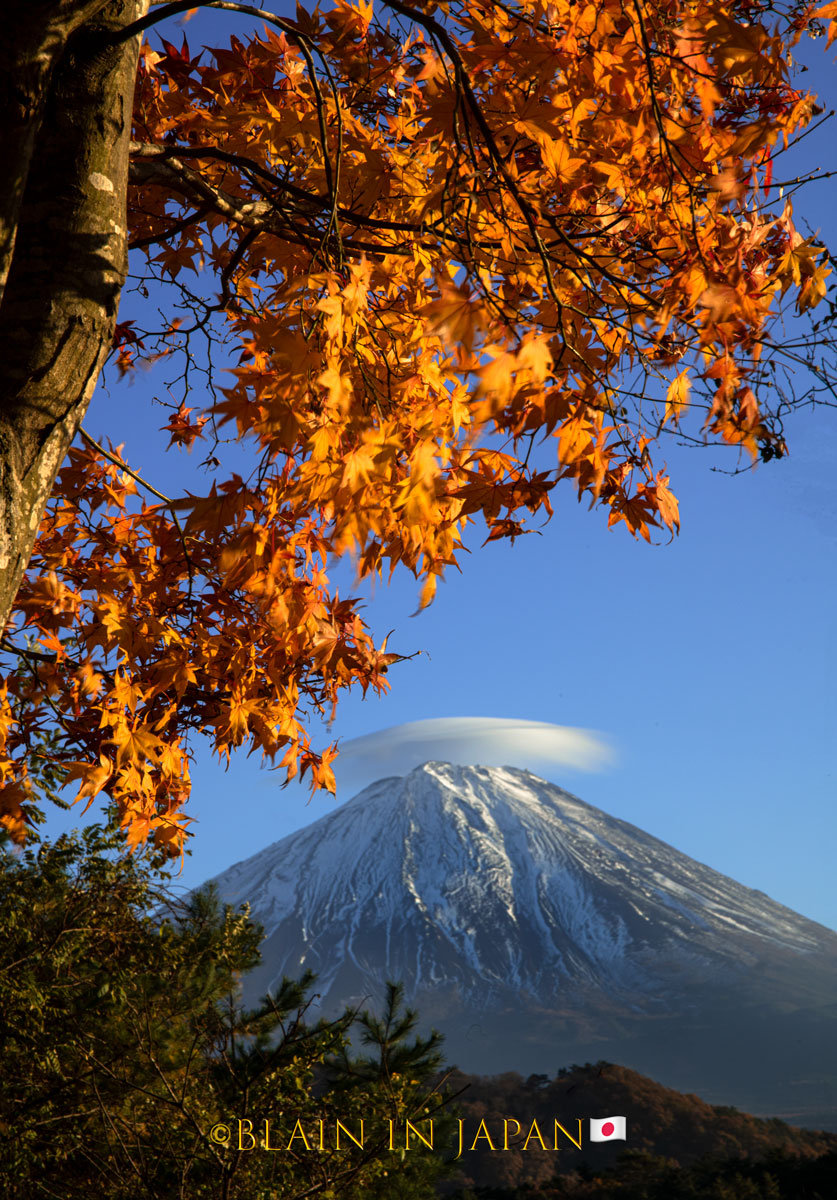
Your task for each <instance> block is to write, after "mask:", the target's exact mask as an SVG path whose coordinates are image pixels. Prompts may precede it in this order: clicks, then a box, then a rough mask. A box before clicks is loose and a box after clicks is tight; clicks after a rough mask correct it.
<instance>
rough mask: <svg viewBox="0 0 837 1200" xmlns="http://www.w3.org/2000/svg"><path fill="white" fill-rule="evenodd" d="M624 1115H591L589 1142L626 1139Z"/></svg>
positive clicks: (622, 1140) (621, 1140)
mask: <svg viewBox="0 0 837 1200" xmlns="http://www.w3.org/2000/svg"><path fill="white" fill-rule="evenodd" d="M627 1136H628V1134H627V1129H626V1126H625V1118H624V1117H591V1118H590V1141H591V1142H624V1141H625V1140H626V1139H627Z"/></svg>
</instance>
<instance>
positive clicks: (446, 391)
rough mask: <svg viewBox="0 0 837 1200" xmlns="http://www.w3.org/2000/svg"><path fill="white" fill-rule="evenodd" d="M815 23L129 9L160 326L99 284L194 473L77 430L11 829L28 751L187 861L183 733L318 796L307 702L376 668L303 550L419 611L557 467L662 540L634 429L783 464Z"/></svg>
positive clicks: (811, 259) (615, 520) (20, 721)
mask: <svg viewBox="0 0 837 1200" xmlns="http://www.w3.org/2000/svg"><path fill="white" fill-rule="evenodd" d="M169 7H170V8H172V7H173V8H177V7H178V6H169ZM185 7H186V6H185V5H180V6H179V8H180V9H183V8H185ZM226 7H227V8H233V9H238V10H239V11H240V12H243V13H245V14H247V13H250V14H251V16H253V15H257V14H259V12H260V10H257V9H253V8H251V7H249V6H248V5H235V4H229V5H226ZM835 8H837V6H835V5H832V6H831V9H835ZM155 12H156V13H157V16H158V17H159V16H160V15H161V10H159V9H158V10H152V18H153V16H154V13H155ZM831 15H832V13H831V11H830V9H828V8H827V9H824V10H821V11H820V16H819V19H821V18H822V17H823V16H825V17H829V16H831ZM152 18H149V19H148V21H147V22H146V24H147V25H150V24H151V20H152ZM229 19H230V21H231V22H232V23H233V27H234V26H235V21H236V18H233V17H230V18H229ZM241 19H242V18H241V17H239V18H237V20H239V21H240V20H241ZM812 19H814V9H813V8H805V7H796V8H794V9H793V10H792V11H780V10H779V9H778V8H777V7H774V6H773V5H769V6H767V5H765V4H763V3H755V2H753V0H712V2H711V3H710V2H708V0H689V2H685V0H636V2H635V0H627V2H626V0H597V2H596V3H587V2H586V0H554V2H550V3H545V2H542V0H520V2H517V0H516V2H514V3H504V2H501V0H468V3H467V4H465V3H462V4H460V3H457V2H456V0H445V2H443V3H440V4H436V3H431V4H424V5H420V4H408V3H404V2H402V0H387V2H386V3H378V4H377V5H376V6H375V7H374V9H373V4H372V3H371V0H370V2H369V3H366V2H365V0H357V2H356V3H344V2H343V0H337V2H336V3H334V4H333V5H331V6H330V7H329V8H328V9H327V10H324V11H317V12H314V13H307V12H305V11H303V10H302V9H299V10H298V11H297V14H296V17H295V18H294V19H282V18H278V17H273V18H269V17H268V14H261V23H260V26H259V28H260V30H261V32H259V33H258V34H257V35H252V36H250V39H249V40H248V41H246V42H245V41H242V40H239V38H238V37H236V36H233V37H232V38H231V40H230V42H229V45H228V46H226V47H224V48H218V49H214V50H207V49H202V50H200V51H196V50H195V48H194V46H190V45H189V44H188V43H187V41H185V40H184V41H183V42H182V44H181V45H180V46H175V45H173V44H170V43H169V42H168V41H165V40H164V39H163V40H161V38H160V35H159V34H157V33H155V32H154V31H153V30H150V29H149V30H148V37H149V38H150V41H149V42H146V43H145V44H144V45H143V48H142V50H141V53H140V60H139V72H138V78H137V87H136V95H135V102H134V135H133V136H134V141H133V145H132V168H131V190H130V194H129V213H130V220H131V237H132V246H133V247H134V255H135V261H134V260H132V261H133V270H134V274H135V277H136V275H137V274H141V275H142V277H143V280H144V283H142V284H141V288H145V292H146V295H147V294H148V289H147V285H148V284H153V290H152V298H153V299H154V300H155V301H156V302H157V307H158V308H160V309H161V310H162V312H163V321H162V323H160V324H159V325H158V326H156V327H155V326H154V319H153V316H149V313H150V312H151V311H152V308H151V305H150V304H149V303H147V302H145V301H143V300H142V294H141V291H140V292H139V293H138V292H137V291H136V290H134V291H132V292H130V293H126V295H125V296H124V297H123V301H122V310H121V313H120V325H119V326H118V330H117V340H116V344H115V347H114V356H113V362H112V366H111V368H110V369H109V370H110V376H109V381H110V384H111V385H112V386H113V388H114V397H115V396H116V390H117V389H118V388H121V387H122V386H123V385H122V384H120V383H119V376H120V375H126V376H130V375H131V374H132V372H133V371H134V369H135V368H136V367H137V366H138V365H139V364H141V363H142V361H143V359H149V360H154V359H160V357H161V356H162V357H163V358H164V359H165V361H164V362H162V363H161V365H160V367H158V368H156V369H157V370H160V369H162V367H164V366H165V365H166V364H167V363H169V362H171V363H175V362H179V363H180V364H181V365H180V367H179V368H178V369H177V371H175V374H177V375H178V379H179V386H180V387H181V392H182V394H181V395H180V396H177V394H176V388H177V386H178V385H177V384H175V385H173V390H172V392H171V393H169V396H172V395H173V396H174V399H173V400H172V401H171V407H170V409H169V411H168V414H167V415H166V413H165V410H163V409H162V408H161V409H159V411H160V413H161V414H162V416H161V423H162V424H163V436H164V437H167V438H168V439H169V442H170V445H171V451H170V452H171V453H172V454H176V453H182V452H185V451H186V450H187V449H189V450H192V451H193V453H194V454H197V455H200V456H201V457H202V458H204V459H205V463H206V470H207V472H208V475H207V486H206V488H205V489H203V490H202V493H201V494H197V495H195V494H191V493H189V494H186V495H180V496H167V495H164V494H163V493H162V492H160V491H159V490H158V489H157V488H156V487H155V486H154V480H153V478H149V479H147V480H146V479H145V477H144V476H141V475H140V474H139V473H138V472H135V471H134V470H133V468H132V466H131V448H130V446H127V447H120V448H118V449H114V447H113V446H110V447H109V448H108V447H107V446H103V445H100V444H99V443H98V442H97V441H96V440H94V438H93V437H92V436H91V435H90V434H88V435H87V436H86V437H85V438H84V440H82V441H80V442H77V444H76V446H75V448H74V449H73V450H72V452H71V454H70V457H69V460H68V461H67V462H66V463H65V465H64V467H63V469H62V471H61V473H60V476H59V481H58V487H57V489H56V492H55V495H54V498H53V501H52V503H51V505H50V508H49V511H48V513H47V516H46V518H45V520H44V522H43V525H42V528H41V531H40V535H39V538H38V541H37V544H36V549H35V555H34V557H33V559H32V562H31V564H30V569H29V572H28V574H27V577H26V580H25V583H24V586H23V588H22V590H21V592H20V594H19V597H18V602H17V609H16V615H15V617H14V620H13V622H12V624H11V626H10V628H9V629H8V630H7V638H6V642H5V645H6V647H7V648H8V647H15V648H16V649H15V650H10V651H9V653H8V657H7V663H8V669H7V674H6V677H5V684H4V686H3V691H2V702H1V703H2V707H0V746H2V755H0V780H2V785H3V786H2V789H1V790H0V806H1V807H2V821H3V822H4V824H5V825H6V827H7V828H8V829H9V830H10V831H11V832H12V834H13V836H14V837H15V838H16V839H19V840H22V839H23V838H24V836H25V834H26V831H27V828H28V826H29V824H30V823H31V820H32V819H33V818H32V812H33V811H34V810H33V809H32V807H31V805H32V799H33V791H32V780H33V777H37V775H38V772H39V771H41V770H42V768H48V770H49V771H50V772H52V775H51V776H50V778H52V779H53V780H58V782H60V783H62V784H64V783H71V782H73V781H77V783H78V785H79V787H80V791H79V793H78V794H79V797H80V799H82V800H84V801H87V802H90V801H92V800H93V798H94V797H96V796H97V795H98V794H99V793H104V794H106V795H107V796H108V797H109V798H110V799H111V801H112V802H113V803H114V804H115V805H116V806H117V808H118V810H119V811H120V813H121V818H122V823H123V825H124V827H125V830H126V833H127V837H128V841H129V843H136V842H138V841H141V840H144V839H146V838H148V837H149V836H151V837H153V838H154V839H155V840H156V842H157V843H158V844H159V845H160V846H161V847H163V848H166V849H168V850H169V851H170V852H172V853H176V852H178V850H179V849H180V848H181V846H182V842H183V838H184V835H185V832H186V829H187V825H188V817H187V815H186V809H185V807H184V805H185V802H186V800H187V798H188V796H189V787H190V785H189V761H190V755H191V754H192V753H193V752H194V748H195V746H196V744H197V739H198V738H208V739H209V741H210V743H211V745H212V748H213V749H214V751H215V752H216V753H217V754H218V755H219V756H221V757H222V758H226V757H227V756H229V754H230V753H231V752H232V751H233V750H235V749H236V748H238V747H247V748H248V749H250V750H252V751H257V752H258V753H260V754H261V755H263V756H264V757H265V758H266V759H267V760H268V761H269V762H270V763H272V764H274V765H276V766H279V767H281V768H284V770H285V772H286V774H287V776H288V777H293V776H294V775H295V774H297V773H298V772H301V773H303V774H305V773H310V778H311V780H312V782H313V785H314V786H315V787H325V788H333V786H334V777H333V774H332V770H331V767H330V762H331V761H332V759H333V757H334V753H335V751H334V748H333V747H332V748H327V749H324V750H320V751H318V750H316V749H315V748H314V747H313V746H312V745H311V742H310V740H309V736H310V717H311V716H312V714H317V713H322V712H326V713H327V712H328V711H329V710H330V708H331V706H332V705H333V704H334V703H335V701H336V700H337V699H338V696H339V694H340V692H341V690H342V689H346V688H350V687H353V686H357V687H360V688H362V689H364V690H366V689H368V688H372V689H376V690H381V689H384V688H386V686H387V680H386V672H387V667H388V666H389V665H391V664H392V663H393V662H394V661H396V660H397V659H398V657H399V656H398V655H396V654H393V653H391V652H388V651H387V648H386V645H385V644H383V645H379V644H376V642H375V640H373V637H372V634H371V633H370V631H369V630H368V629H367V627H366V626H365V625H364V623H363V622H362V621H361V619H360V617H359V615H358V612H357V609H356V602H355V601H354V600H352V599H347V598H344V597H341V596H339V595H338V594H337V593H336V591H335V590H334V589H333V587H332V586H331V585H330V583H329V579H328V577H327V574H326V571H327V568H328V564H329V562H330V561H332V559H333V558H334V556H339V555H344V554H350V555H353V556H354V557H355V559H356V562H357V570H358V575H359V577H360V578H363V577H371V576H375V575H383V576H385V577H386V576H387V575H388V574H389V573H390V572H391V571H392V570H394V569H395V568H397V567H399V566H403V567H406V568H407V569H408V570H409V571H411V572H412V573H413V574H414V575H415V576H416V578H417V579H418V580H419V581H420V585H421V591H420V604H421V605H422V606H423V605H426V604H428V603H429V602H430V601H431V599H432V597H433V594H434V589H435V586H436V582H437V580H438V579H439V578H440V576H442V575H443V573H444V571H445V569H446V568H447V567H449V566H452V565H454V564H455V563H456V562H457V556H458V553H459V552H460V549H461V546H462V539H463V535H464V532H465V530H466V528H467V526H468V525H469V524H471V523H472V522H474V521H477V520H483V521H484V522H485V524H486V526H487V536H488V539H489V540H490V539H498V538H508V537H510V538H514V537H515V536H517V535H518V534H521V533H522V532H524V530H525V528H526V527H527V523H530V522H532V521H533V520H535V521H538V522H540V521H541V520H542V519H544V518H545V517H547V516H548V515H549V514H550V512H551V507H550V504H551V494H552V490H553V488H554V487H555V486H556V485H557V484H558V483H560V482H561V481H566V483H567V484H568V485H570V486H571V487H572V488H573V489H575V491H576V493H577V495H578V496H579V498H581V499H585V500H587V501H589V502H590V503H591V504H593V505H598V506H599V507H600V508H601V509H603V510H604V513H605V514H606V518H607V522H608V524H609V525H619V526H624V527H625V528H626V529H627V530H628V531H630V533H632V534H634V535H638V536H640V537H642V538H645V539H651V538H652V537H653V536H654V535H655V531H656V533H657V534H658V535H665V536H668V534H669V533H671V532H675V531H676V530H677V528H678V526H679V516H678V507H677V501H676V499H675V496H674V494H673V492H672V490H671V489H670V486H669V478H668V476H667V475H666V473H665V467H664V464H663V463H662V461H660V456H659V451H658V450H657V449H656V448H655V447H656V444H657V442H658V439H659V438H660V436H661V435H662V434H663V433H664V432H665V431H668V430H672V429H673V430H675V431H677V432H679V434H680V436H682V437H683V438H687V439H688V438H693V439H694V440H697V441H703V440H705V439H707V438H711V439H715V440H718V441H720V442H724V443H728V444H730V445H731V446H732V447H734V448H738V449H737V450H736V451H734V452H735V453H743V454H744V455H749V456H751V457H753V458H756V457H758V456H761V458H763V459H768V458H771V457H780V456H781V455H782V454H783V453H784V452H785V446H784V440H783V435H782V428H781V424H780V423H779V421H778V419H777V414H778V412H779V411H780V408H781V405H780V394H781V393H780V389H779V387H778V384H777V378H778V375H779V370H780V364H781V354H782V340H783V338H782V334H781V329H780V327H779V326H778V325H777V320H778V318H779V315H780V314H781V312H782V310H783V305H784V304H787V305H789V306H793V307H794V308H795V309H796V310H797V311H800V312H804V311H805V310H807V309H809V308H810V307H812V306H814V305H816V304H817V302H818V301H819V300H820V299H821V298H822V297H823V296H824V294H825V290H826V276H827V274H828V269H827V259H826V257H825V256H824V254H823V252H822V248H821V247H819V246H817V245H816V244H815V243H813V242H812V241H811V240H810V239H806V238H805V237H803V236H802V235H801V234H800V233H799V232H798V231H797V229H796V226H795V224H794V216H793V211H792V206H791V203H790V202H789V201H788V200H787V199H786V198H782V197H781V196H780V191H779V187H778V179H779V175H780V169H779V164H778V163H777V166H776V167H775V168H774V166H773V160H774V159H775V158H776V157H777V156H778V155H779V154H780V152H782V150H783V148H784V147H785V145H786V144H787V142H788V139H790V138H792V137H793V135H794V134H795V133H797V132H798V131H800V130H801V129H802V128H803V127H804V126H805V125H806V123H808V122H809V121H810V120H811V118H812V114H813V113H814V112H815V111H816V109H815V100H814V98H813V97H812V96H810V95H807V94H804V93H802V92H800V91H798V90H796V89H795V87H794V86H793V84H792V72H791V69H790V65H789V55H790V47H791V46H792V45H793V44H794V43H795V41H796V40H798V38H799V37H800V36H801V35H802V34H803V32H804V31H805V30H806V28H807V27H808V26H809V24H810V22H811V21H812ZM251 23H252V22H251ZM186 28H187V31H188V29H189V27H188V26H187V27H186ZM774 174H775V175H776V178H775V179H774V178H772V176H773V175H774ZM132 305H133V308H132ZM777 329H778V330H779V332H778V333H777V332H775V331H776V330H777ZM210 349H212V351H213V353H214V354H215V363H216V366H215V368H213V367H212V366H211V364H210V360H209V350H210ZM219 356H220V357H219ZM219 362H220V369H219V367H218V363H219ZM178 372H179V374H178ZM125 386H128V384H126V385H125ZM113 405H114V420H113V428H114V430H115V431H118V427H119V420H118V411H119V408H118V402H117V400H116V398H114V401H113ZM91 433H92V431H91ZM113 441H114V442H118V441H121V439H120V438H118V436H116V435H115V436H114V439H113ZM533 447H535V448H536V451H535V452H533ZM550 447H551V450H550ZM545 448H546V451H549V460H548V461H547V459H546V457H545ZM533 459H534V460H536V461H534V462H533V461H532V460H533Z"/></svg>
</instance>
